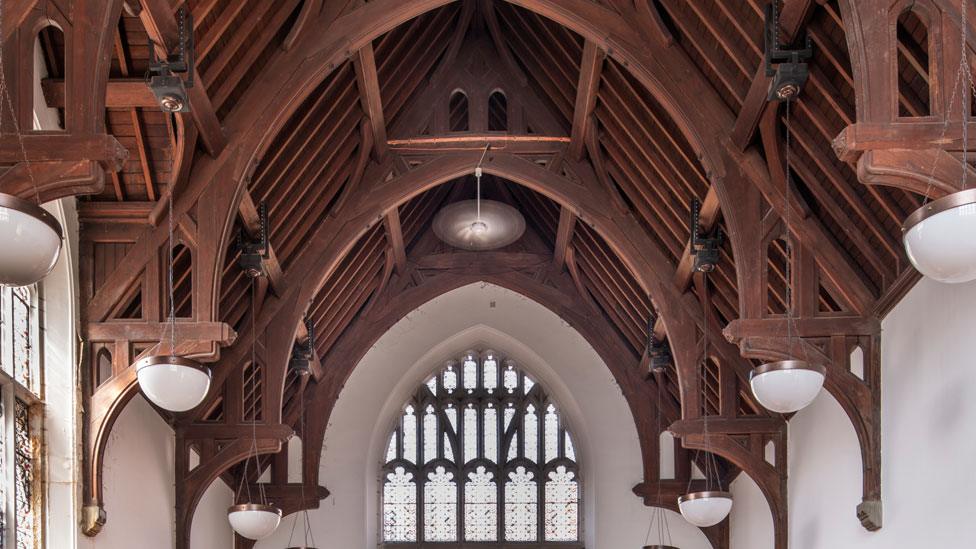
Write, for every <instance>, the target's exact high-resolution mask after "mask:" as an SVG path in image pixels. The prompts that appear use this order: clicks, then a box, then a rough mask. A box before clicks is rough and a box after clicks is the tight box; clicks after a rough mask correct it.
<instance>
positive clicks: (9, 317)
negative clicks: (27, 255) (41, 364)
mask: <svg viewBox="0 0 976 549" xmlns="http://www.w3.org/2000/svg"><path fill="white" fill-rule="evenodd" d="M32 304H33V295H32V291H31V289H30V288H29V287H21V288H0V367H2V369H3V371H4V372H5V373H6V374H7V375H9V376H10V377H12V378H13V379H14V380H16V381H17V383H20V384H21V385H22V386H23V387H24V388H25V389H27V390H29V391H31V392H32V393H34V394H35V395H39V394H40V391H39V389H40V384H39V379H38V377H39V376H38V375H37V360H35V356H34V355H35V353H34V348H35V345H36V344H35V341H34V339H35V337H36V336H37V329H36V322H35V321H34V315H33V309H32Z"/></svg>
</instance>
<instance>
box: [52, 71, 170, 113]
mask: <svg viewBox="0 0 976 549" xmlns="http://www.w3.org/2000/svg"><path fill="white" fill-rule="evenodd" d="M41 90H42V91H43V92H44V100H45V102H46V103H47V105H48V106H49V107H53V108H57V109H63V108H64V107H65V85H64V80H63V79H60V78H57V79H55V78H45V79H44V80H42V81H41ZM105 106H106V107H108V108H110V109H117V108H130V107H131V108H157V109H158V108H159V102H157V101H156V96H154V95H153V93H152V91H151V90H150V89H149V86H147V85H146V80H145V79H143V78H116V79H113V80H109V82H108V88H107V91H106V95H105Z"/></svg>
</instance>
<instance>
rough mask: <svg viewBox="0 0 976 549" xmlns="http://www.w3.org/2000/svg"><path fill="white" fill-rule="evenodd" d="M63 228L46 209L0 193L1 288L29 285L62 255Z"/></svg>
mask: <svg viewBox="0 0 976 549" xmlns="http://www.w3.org/2000/svg"><path fill="white" fill-rule="evenodd" d="M61 236H62V233H61V225H60V224H59V223H58V221H57V220H56V219H54V216H53V215H51V214H49V213H48V212H47V211H45V210H44V208H41V207H40V206H38V205H36V204H34V203H33V202H29V201H27V200H21V199H20V198H17V197H15V196H11V195H9V194H3V193H0V286H28V285H30V284H34V283H35V282H38V281H39V280H41V279H42V278H44V277H45V276H47V275H48V273H50V272H51V269H53V268H54V264H55V263H57V261H58V256H59V255H60V254H61Z"/></svg>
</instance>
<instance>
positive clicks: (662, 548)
mask: <svg viewBox="0 0 976 549" xmlns="http://www.w3.org/2000/svg"><path fill="white" fill-rule="evenodd" d="M289 549H301V548H289ZM642 549H678V548H677V547H675V546H674V545H645V546H644V547H643V548H642Z"/></svg>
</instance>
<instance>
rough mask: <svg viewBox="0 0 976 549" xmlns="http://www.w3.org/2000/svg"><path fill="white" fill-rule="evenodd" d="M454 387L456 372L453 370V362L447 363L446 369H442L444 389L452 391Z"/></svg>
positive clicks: (455, 387)
mask: <svg viewBox="0 0 976 549" xmlns="http://www.w3.org/2000/svg"><path fill="white" fill-rule="evenodd" d="M455 389H457V372H455V371H454V365H453V364H448V365H447V370H444V390H445V391H447V392H448V393H453V392H454V390H455Z"/></svg>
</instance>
